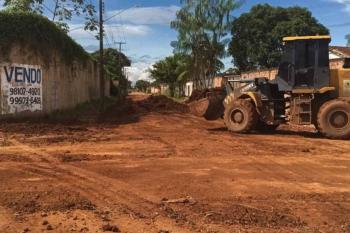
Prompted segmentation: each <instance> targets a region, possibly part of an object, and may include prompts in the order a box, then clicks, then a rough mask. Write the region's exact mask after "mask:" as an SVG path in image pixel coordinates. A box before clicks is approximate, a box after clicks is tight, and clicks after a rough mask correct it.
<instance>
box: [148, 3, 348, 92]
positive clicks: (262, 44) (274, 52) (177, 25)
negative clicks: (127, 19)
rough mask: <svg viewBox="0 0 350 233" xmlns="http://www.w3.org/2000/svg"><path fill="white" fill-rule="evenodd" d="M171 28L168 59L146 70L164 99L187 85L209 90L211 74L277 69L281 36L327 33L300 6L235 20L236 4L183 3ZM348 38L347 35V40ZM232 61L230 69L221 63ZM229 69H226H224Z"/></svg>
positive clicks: (256, 10) (262, 7)
mask: <svg viewBox="0 0 350 233" xmlns="http://www.w3.org/2000/svg"><path fill="white" fill-rule="evenodd" d="M181 4H182V8H181V9H180V10H179V11H178V13H177V17H176V20H174V21H173V22H172V23H171V27H172V28H173V29H175V30H176V31H177V32H178V37H177V40H176V41H174V42H172V46H173V48H174V54H173V55H172V56H169V57H166V58H164V59H162V60H160V61H158V62H156V63H155V64H154V65H153V67H152V68H151V69H150V75H151V78H152V79H153V81H154V83H153V85H155V86H159V85H161V84H163V85H167V86H168V88H169V95H170V96H176V95H177V94H178V93H180V95H181V93H183V90H182V89H183V87H184V85H185V83H186V82H187V81H189V80H191V81H193V83H194V88H195V89H205V88H208V87H209V86H210V85H211V80H212V78H213V77H215V75H217V74H218V73H220V72H223V71H224V70H225V69H226V70H227V72H231V73H235V74H240V73H241V72H244V71H248V70H252V69H260V68H272V67H276V66H278V61H279V60H280V58H281V54H282V50H281V48H282V38H283V37H285V36H305V35H317V34H319V35H328V34H329V30H328V29H327V28H326V27H325V26H324V25H322V24H321V23H319V22H318V20H317V19H316V18H315V17H313V16H312V13H311V12H310V11H309V10H308V9H306V8H302V7H298V6H296V7H289V8H282V7H273V6H270V5H268V4H259V5H256V6H254V7H252V9H251V10H250V11H249V12H248V13H244V14H242V15H240V16H239V17H234V15H237V13H236V11H237V9H239V8H240V7H241V5H242V4H244V2H243V1H238V0H214V1H212V0H203V1H195V0H186V1H181ZM347 38H348V39H350V36H348V37H347ZM228 57H232V58H233V60H232V63H233V64H232V66H233V67H234V68H229V67H226V68H225V66H224V64H223V59H225V58H228ZM227 68H229V69H227Z"/></svg>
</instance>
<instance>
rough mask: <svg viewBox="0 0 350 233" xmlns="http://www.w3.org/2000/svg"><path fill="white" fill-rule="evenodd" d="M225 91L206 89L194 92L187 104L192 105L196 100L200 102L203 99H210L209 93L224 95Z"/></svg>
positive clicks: (221, 89)
mask: <svg viewBox="0 0 350 233" xmlns="http://www.w3.org/2000/svg"><path fill="white" fill-rule="evenodd" d="M224 91H225V90H224V89H223V88H221V87H220V88H210V89H208V88H206V89H203V90H193V92H192V94H191V96H190V97H189V99H188V100H187V101H186V103H191V102H193V101H196V100H200V99H203V98H206V97H208V95H209V93H215V94H222V95H224Z"/></svg>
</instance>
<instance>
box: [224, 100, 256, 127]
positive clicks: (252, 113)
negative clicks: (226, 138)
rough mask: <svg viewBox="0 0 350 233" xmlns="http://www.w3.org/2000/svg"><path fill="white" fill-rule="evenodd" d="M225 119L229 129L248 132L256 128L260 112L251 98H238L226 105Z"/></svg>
mask: <svg viewBox="0 0 350 233" xmlns="http://www.w3.org/2000/svg"><path fill="white" fill-rule="evenodd" d="M224 121H225V125H226V127H227V128H228V130H230V131H232V132H235V133H248V132H250V131H251V130H253V129H254V128H255V126H256V123H257V121H258V114H257V112H256V109H255V106H254V104H253V103H252V102H251V101H250V100H248V99H238V100H234V101H232V102H231V103H228V104H227V105H226V108H225V113H224Z"/></svg>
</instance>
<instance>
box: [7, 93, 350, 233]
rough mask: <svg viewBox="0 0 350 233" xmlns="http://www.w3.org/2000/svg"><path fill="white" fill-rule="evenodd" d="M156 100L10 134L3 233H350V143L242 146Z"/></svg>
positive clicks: (307, 135) (269, 141)
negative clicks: (89, 118)
mask: <svg viewBox="0 0 350 233" xmlns="http://www.w3.org/2000/svg"><path fill="white" fill-rule="evenodd" d="M147 98H148V96H146V95H141V94H133V95H131V96H129V97H128V100H127V101H126V102H125V103H124V104H122V105H115V106H114V107H112V108H110V109H109V110H108V111H107V112H106V113H105V114H104V116H101V117H99V118H98V119H93V120H85V121H84V123H82V122H80V123H76V122H68V123H66V124H63V123H61V124H58V123H49V122H31V123H23V122H22V123H4V122H2V123H0V181H1V183H0V232H26V231H27V232H47V231H48V232H103V230H106V231H107V230H110V231H113V230H114V231H117V228H116V227H118V228H119V229H120V231H121V232H135V233H139V232H147V233H148V232H150V233H153V232H154V233H165V232H171V233H175V232H178V233H186V232H350V141H332V140H328V139H323V138H320V137H319V136H318V135H317V134H316V133H314V132H313V131H312V129H289V128H288V127H281V128H280V129H279V130H278V131H277V132H276V133H275V134H270V135H264V134H251V135H234V134H231V133H229V132H227V131H226V130H225V128H224V125H223V122H222V121H221V120H220V121H215V122H207V121H205V120H203V119H200V118H196V117H194V116H191V115H189V114H188V113H184V110H183V109H181V107H180V106H178V107H176V108H174V109H172V108H171V106H170V107H169V106H168V107H167V106H165V107H164V106H162V104H161V103H160V104H158V106H152V104H153V103H151V104H150V101H147ZM162 108H164V109H165V111H164V109H163V110H162V111H160V110H161V109H162ZM174 110H175V111H174ZM108 224H109V225H108Z"/></svg>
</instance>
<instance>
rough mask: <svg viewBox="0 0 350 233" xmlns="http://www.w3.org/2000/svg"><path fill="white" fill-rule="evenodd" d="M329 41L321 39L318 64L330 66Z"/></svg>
mask: <svg viewBox="0 0 350 233" xmlns="http://www.w3.org/2000/svg"><path fill="white" fill-rule="evenodd" d="M328 43H329V41H319V51H318V66H319V67H328V66H329V53H328Z"/></svg>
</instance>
